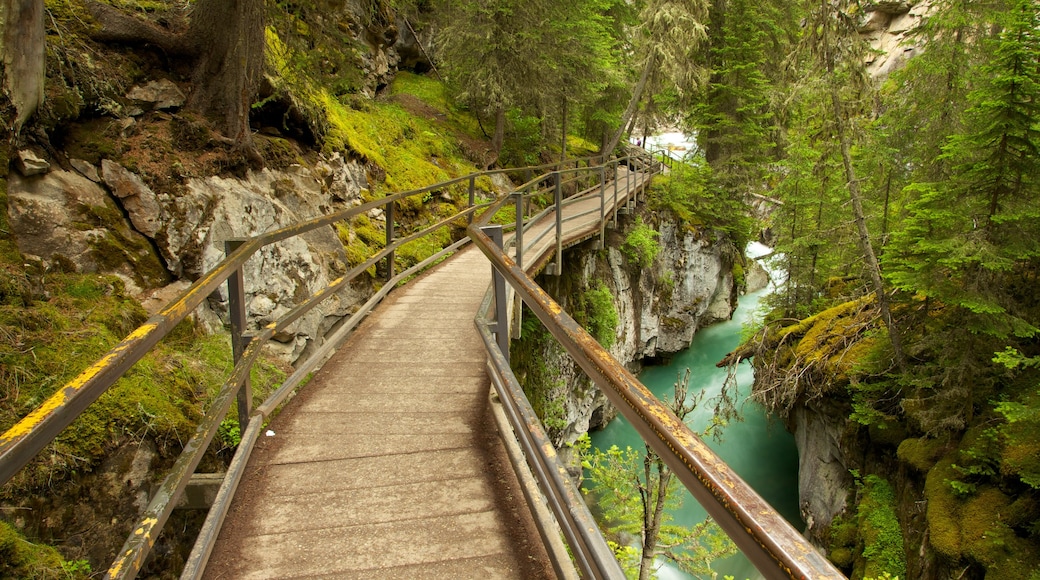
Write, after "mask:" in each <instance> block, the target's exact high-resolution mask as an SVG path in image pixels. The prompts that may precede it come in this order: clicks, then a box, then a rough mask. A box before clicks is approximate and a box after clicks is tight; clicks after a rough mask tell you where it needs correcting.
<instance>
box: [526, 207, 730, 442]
mask: <svg viewBox="0 0 1040 580" xmlns="http://www.w3.org/2000/svg"><path fill="white" fill-rule="evenodd" d="M645 219H646V220H647V222H648V223H651V220H655V219H657V218H656V217H651V216H646V218H645ZM631 224H632V220H631V218H628V219H625V218H623V219H622V222H621V225H622V227H621V229H619V230H616V231H613V232H611V233H610V234H609V236H608V238H609V239H608V242H607V244H606V246H607V247H606V249H602V250H601V249H597V245H598V244H597V242H598V240H595V239H593V240H590V241H588V242H585V243H584V244H581V245H578V246H575V247H573V248H571V249H569V250H566V251H565V252H564V267H563V269H564V274H563V275H562V276H558V277H557V276H546V275H542V276H540V277H539V278H538V282H539V284H541V285H542V287H543V288H544V289H545V290H546V291H547V292H549V294H550V295H552V296H553V297H554V299H556V300H557V301H558V302H560V304H561V305H562V306H563V307H564V309H565V310H567V311H568V312H574V308H575V307H576V305H577V304H578V303H579V301H580V295H581V293H582V292H583V291H585V290H587V289H589V288H595V287H597V286H598V284H599V283H600V282H602V283H603V284H605V286H606V287H607V288H608V289H609V290H610V293H611V295H612V296H613V303H614V306H615V308H616V309H617V312H618V319H619V320H618V322H619V324H618V328H617V333H616V335H617V339H616V341H615V342H614V344H613V345H612V346H611V347H610V348H609V350H610V352H611V354H612V355H613V356H614V357H615V358H616V359H617V360H619V361H620V362H621V363H622V364H624V365H626V367H627V368H629V370H631V371H633V372H638V371H639V369H640V368H641V367H642V365H643V363H644V361H646V360H648V359H649V360H654V359H663V358H667V357H668V356H669V355H671V354H673V353H676V352H678V351H680V350H682V349H684V348H686V347H688V346H689V344H690V341H691V340H692V339H693V335H694V333H696V332H697V330H698V329H699V328H701V327H703V326H705V325H708V324H711V323H713V322H717V321H719V320H724V319H728V318H729V317H730V316H731V315H732V313H733V310H734V308H735V307H736V298H737V289H736V286H735V283H734V277H733V264H734V260H735V259H736V256H737V253H736V252H735V251H734V250H733V248H732V246H730V245H728V244H726V243H712V242H711V241H710V240H709V239H708V238H707V237H705V236H704V235H702V234H699V233H696V232H693V231H691V230H689V229H687V228H686V227H684V226H683V225H681V224H679V223H677V222H675V221H674V220H671V219H667V218H665V219H661V220H660V221H659V223H658V224H657V230H658V232H659V234H660V236H659V238H658V241H659V243H660V246H661V250H660V252H659V253H658V255H657V256H656V258H655V259H654V261H653V264H652V265H651V266H650V267H648V268H641V267H639V266H638V265H637V264H634V263H632V261H631V260H630V259H628V258H627V257H626V256H625V255H624V253H623V252H622V251H621V250H620V249H619V248H620V247H621V246H622V244H623V242H624V239H625V235H626V233H627V228H628V227H629V226H631ZM540 348H541V350H540V351H539V352H538V353H535V354H534V355H533V356H535V357H536V358H537V359H538V360H541V361H544V367H545V368H546V369H547V372H549V373H550V378H549V380H547V381H545V382H546V383H548V384H546V385H542V387H544V388H543V390H541V391H540V392H541V393H542V395H543V396H544V399H545V400H546V401H549V402H551V406H552V408H554V409H556V412H557V413H561V415H559V416H556V417H553V418H552V419H551V420H550V421H548V425H547V426H548V428H549V431H550V433H549V434H550V436H551V437H552V438H553V441H554V443H555V444H556V446H557V447H558V448H562V449H561V451H562V453H561V455H563V456H564V459H565V460H566V459H567V457H566V455H567V449H566V447H567V446H568V445H569V444H571V443H573V442H574V441H575V440H576V439H577V438H578V437H580V436H581V435H583V434H584V433H586V432H588V431H589V430H590V429H597V428H601V427H602V426H604V425H605V424H606V423H607V422H608V421H609V420H610V419H612V418H613V417H614V416H615V415H616V411H615V410H614V409H613V406H612V405H610V403H609V402H608V401H607V399H606V397H605V396H604V395H603V394H602V393H601V392H600V391H599V389H598V388H596V387H595V386H594V385H593V384H592V382H591V380H590V379H589V378H588V377H587V376H586V375H585V374H584V372H583V371H582V370H581V369H580V368H579V367H578V366H577V365H576V364H575V363H574V362H573V361H572V360H571V359H570V357H569V356H567V355H566V353H564V352H563V351H562V349H561V348H560V347H559V346H558V345H557V344H556V343H555V341H547V342H545V343H543V344H541V345H540ZM520 374H523V371H521V372H520ZM522 380H523V378H522ZM529 396H530V393H529ZM535 405H536V408H538V407H539V406H541V405H542V403H535ZM543 419H544V418H543Z"/></svg>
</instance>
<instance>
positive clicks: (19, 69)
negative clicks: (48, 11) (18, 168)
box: [0, 0, 47, 134]
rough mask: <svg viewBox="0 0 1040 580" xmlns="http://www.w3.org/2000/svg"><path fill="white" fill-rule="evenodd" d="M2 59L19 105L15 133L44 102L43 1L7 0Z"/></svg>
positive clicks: (0, 22) (2, 5)
mask: <svg viewBox="0 0 1040 580" xmlns="http://www.w3.org/2000/svg"><path fill="white" fill-rule="evenodd" d="M0 10H2V14H0V26H2V27H3V39H2V45H0V60H2V61H3V66H4V88H5V89H6V91H7V94H8V96H9V97H10V98H11V103H12V104H13V105H14V108H15V118H14V123H13V127H12V128H13V130H14V133H15V134H17V133H18V131H19V130H21V128H22V125H24V124H25V122H26V121H27V120H29V117H31V116H32V115H33V113H35V112H36V110H37V109H39V108H40V106H41V105H43V88H44V81H45V79H46V68H47V67H46V64H47V63H46V59H45V55H46V52H45V48H46V39H47V36H46V30H45V29H44V21H43V17H44V6H43V0H3V2H2V3H0Z"/></svg>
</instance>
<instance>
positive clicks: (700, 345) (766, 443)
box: [591, 244, 804, 580]
mask: <svg viewBox="0 0 1040 580" xmlns="http://www.w3.org/2000/svg"><path fill="white" fill-rule="evenodd" d="M755 246H757V244H756V245H755ZM764 248H765V247H764V246H761V247H754V248H751V249H750V252H749V253H756V252H757V254H758V255H761V253H762V250H763V249H764ZM770 291H771V288H767V289H766V290H762V291H760V292H755V293H751V294H747V295H745V296H742V297H741V298H740V302H739V305H738V307H737V310H736V312H735V313H734V314H733V318H732V319H731V320H728V321H726V322H720V323H718V324H713V325H711V326H709V327H706V328H703V329H701V330H700V331H698V332H697V334H696V335H695V336H694V339H693V343H692V344H691V345H690V347H689V348H688V349H686V350H685V351H683V352H680V353H678V354H676V355H675V356H673V357H672V358H671V360H670V362H669V364H666V365H662V366H654V367H648V368H646V369H645V370H644V371H643V372H642V373H641V374H640V375H639V379H640V380H641V381H642V382H643V384H645V385H646V386H647V387H648V388H649V389H650V390H651V391H653V392H654V394H655V395H657V396H658V397H660V398H662V399H663V398H664V397H665V396H667V397H671V396H672V393H673V385H674V384H675V381H676V379H677V375H678V373H680V372H685V370H686V368H687V367H689V368H690V370H691V374H690V387H689V392H690V394H691V395H693V394H694V393H697V392H698V391H707V393H706V394H705V398H704V402H703V403H702V404H701V405H700V407H699V408H698V409H696V410H694V411H693V413H691V414H690V415H689V416H688V417H687V418H686V422H687V424H688V425H690V427H691V428H692V429H693V430H694V431H702V430H704V429H705V428H706V427H707V426H708V425H709V424H710V421H711V413H712V410H711V408H710V407H711V406H712V405H710V404H709V403H708V401H710V399H712V398H714V397H716V396H717V395H718V393H719V392H720V390H721V388H722V385H723V383H724V382H725V380H726V370H725V369H719V368H716V367H715V364H716V363H717V362H719V361H720V360H722V358H723V357H724V356H726V354H727V353H729V352H730V351H731V350H733V349H734V348H735V347H736V346H737V345H738V344H739V343H740V335H741V329H742V327H743V326H744V324H745V323H746V322H748V321H749V320H750V319H751V318H752V317H753V316H754V315H755V313H756V311H757V309H758V305H759V302H760V300H761V299H762V297H764V296H765V295H766V294H767V293H768V292H770ZM736 378H737V385H738V389H737V393H738V394H737V398H738V401H740V402H741V403H740V407H739V410H740V411H741V415H742V417H743V420H742V421H739V422H738V421H733V422H730V423H729V424H728V425H727V426H725V427H724V428H723V431H722V440H721V442H720V441H716V440H714V439H708V440H707V441H706V443H707V444H708V445H709V446H710V447H712V448H713V449H714V450H715V452H716V453H718V454H719V456H720V457H721V458H722V459H723V460H724V461H725V462H726V463H728V464H729V465H730V467H732V468H733V469H734V470H735V471H736V472H737V474H739V475H740V477H742V478H743V479H744V480H745V481H747V482H748V483H749V484H750V485H751V486H752V487H753V488H754V489H755V490H756V491H757V492H758V493H759V494H760V495H761V496H762V497H763V498H765V500H766V501H768V502H769V503H770V504H772V505H773V507H774V508H776V509H777V510H778V511H779V512H780V513H781V514H783V516H784V517H785V518H787V520H788V521H790V522H791V523H792V524H793V525H794V526H795V527H796V528H797V529H799V530H801V529H803V528H804V522H802V520H801V518H800V516H799V514H798V451H797V449H796V448H795V444H794V438H793V437H792V436H791V434H789V433H788V432H787V431H786V430H785V429H784V426H783V424H781V423H780V422H779V421H776V420H770V419H769V418H768V417H767V416H766V414H765V411H764V410H763V408H762V407H761V406H759V405H758V404H756V403H754V402H751V401H747V395H748V393H749V391H750V388H751V383H752V380H753V379H754V373H753V371H752V369H751V366H750V365H749V364H748V363H746V362H745V363H741V364H740V366H739V367H738V369H737V377H736ZM591 436H592V444H593V446H595V447H597V448H599V449H607V448H609V447H610V446H611V445H617V446H618V447H621V448H622V449H624V448H625V447H626V446H630V447H632V448H633V449H639V450H642V449H643V444H642V440H641V439H639V436H638V435H636V433H635V430H633V429H632V426H631V425H630V424H629V423H628V421H626V420H625V419H624V418H621V417H619V418H618V419H615V420H614V421H612V422H611V423H610V424H609V425H608V426H607V427H606V428H605V429H603V430H601V431H597V432H594V433H592V434H591ZM682 492H683V493H684V494H685V495H686V497H685V499H684V500H683V505H682V507H681V508H680V509H679V511H678V512H677V513H674V514H673V515H674V517H675V520H674V521H675V523H680V524H687V525H693V524H695V523H697V522H699V521H702V520H704V518H705V517H706V513H705V511H704V509H703V508H701V506H700V505H698V504H697V502H695V501H694V500H693V498H692V497H690V496H689V493H688V492H687V491H686V490H682ZM659 564H661V563H660V562H659ZM713 568H714V570H715V571H716V572H718V573H719V578H722V577H723V576H724V575H730V576H733V577H734V578H736V579H738V580H741V579H745V578H750V579H755V578H760V577H761V576H760V575H759V574H758V572H757V571H756V570H755V568H754V567H753V566H752V565H751V563H750V562H749V561H748V560H747V559H746V558H744V556H743V555H737V556H733V557H731V558H727V559H725V560H723V561H719V562H716V563H715V564H714V565H713ZM657 577H658V578H661V579H665V580H667V579H672V578H691V576H688V575H687V574H685V573H683V572H681V571H679V570H678V569H675V568H673V567H671V566H669V565H667V564H661V568H660V569H659V570H658V572H657Z"/></svg>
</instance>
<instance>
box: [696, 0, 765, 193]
mask: <svg viewBox="0 0 1040 580" xmlns="http://www.w3.org/2000/svg"><path fill="white" fill-rule="evenodd" d="M710 22H711V28H710V30H709V39H710V42H711V48H710V50H709V58H708V66H709V67H710V82H709V83H708V86H707V89H706V91H705V93H706V94H705V96H704V99H703V101H702V102H700V103H699V104H698V105H697V106H696V107H695V108H694V111H693V114H692V115H691V116H692V119H691V122H690V123H689V124H690V125H692V126H693V128H695V129H696V131H697V134H698V142H699V144H700V146H701V149H702V150H703V151H704V155H705V159H706V160H707V162H708V163H709V164H711V166H712V168H713V169H714V170H715V175H716V176H717V177H718V178H719V179H720V180H722V181H723V182H724V183H727V184H733V185H737V184H740V185H743V186H744V187H747V186H751V187H753V188H761V187H762V185H763V183H762V181H763V174H764V172H765V170H766V163H767V162H768V161H769V160H770V157H771V154H772V153H773V150H774V146H775V144H774V143H773V142H772V138H773V135H774V133H775V127H774V118H773V113H772V111H771V110H770V100H769V94H770V92H771V90H772V87H771V86H770V82H769V80H768V79H767V78H766V75H765V72H764V67H765V62H766V54H765V51H766V49H767V48H768V47H769V46H770V42H769V39H768V29H769V28H770V27H771V26H772V25H771V23H770V21H769V20H768V17H767V15H766V10H764V9H763V8H762V6H761V5H760V4H758V3H753V2H750V1H749V0H728V1H724V0H716V1H715V2H714V3H713V4H712V8H711V19H710Z"/></svg>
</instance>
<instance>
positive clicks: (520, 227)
mask: <svg viewBox="0 0 1040 580" xmlns="http://www.w3.org/2000/svg"><path fill="white" fill-rule="evenodd" d="M513 201H514V204H515V205H516V232H515V233H514V234H513V241H515V242H516V265H517V267H518V268H520V269H521V270H523V269H524V217H525V216H524V192H522V191H514V192H513Z"/></svg>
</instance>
